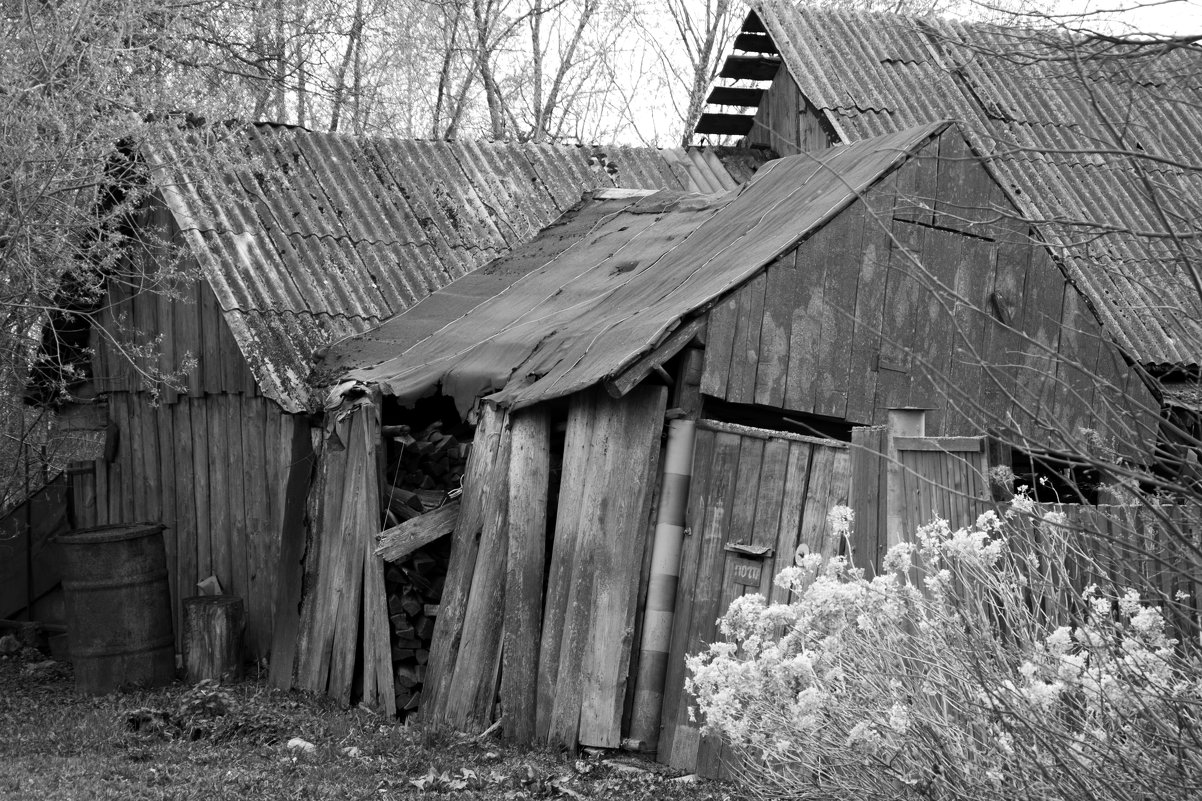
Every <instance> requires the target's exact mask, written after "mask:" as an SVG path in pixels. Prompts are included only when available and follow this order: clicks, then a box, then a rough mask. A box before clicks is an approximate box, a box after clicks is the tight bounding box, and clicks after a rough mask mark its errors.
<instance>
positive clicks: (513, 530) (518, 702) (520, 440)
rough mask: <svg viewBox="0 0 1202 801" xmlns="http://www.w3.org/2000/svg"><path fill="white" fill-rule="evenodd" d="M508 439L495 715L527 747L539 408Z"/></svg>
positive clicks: (533, 704) (535, 640) (541, 508)
mask: <svg viewBox="0 0 1202 801" xmlns="http://www.w3.org/2000/svg"><path fill="white" fill-rule="evenodd" d="M511 438H512V439H511V445H510V456H509V465H508V469H509V481H508V483H509V506H508V509H509V539H508V548H509V551H508V555H507V557H506V565H507V567H506V576H505V616H504V620H505V641H504V644H503V648H502V653H503V657H502V659H503V662H502V668H501V710H502V712H501V714H502V716H503V717H504V719H505V725H504V732H505V738H506V739H507V740H509V741H510V742H517V743H532V742H534V739H535V733H536V727H535V710H536V708H537V704H538V650H539V634H540V628H541V624H542V612H543V565H544V562H545V550H546V540H547V495H548V488H549V486H550V481H551V419H550V415H549V414H548V412H547V409H546V407H545V405H544V406H536V407H533V408H531V409H525V410H522V411H521V412H518V413H517V414H515V415H513V418H512V433H511Z"/></svg>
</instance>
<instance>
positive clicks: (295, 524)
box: [267, 407, 315, 690]
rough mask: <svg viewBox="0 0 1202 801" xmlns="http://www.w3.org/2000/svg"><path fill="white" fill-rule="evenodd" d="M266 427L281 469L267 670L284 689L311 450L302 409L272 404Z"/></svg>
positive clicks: (289, 675) (292, 649)
mask: <svg viewBox="0 0 1202 801" xmlns="http://www.w3.org/2000/svg"><path fill="white" fill-rule="evenodd" d="M268 419H269V420H274V423H272V424H270V427H269V431H270V430H272V429H274V430H275V431H276V432H277V434H276V437H277V438H276V442H277V443H278V451H279V452H280V453H281V454H282V455H283V458H282V459H281V460H280V463H281V471H280V472H279V473H276V474H275V475H279V476H280V480H279V481H278V483H277V484H276V485H275V490H276V495H275V496H274V497H273V499H272V500H273V503H274V506H273V509H272V520H273V521H275V530H274V536H276V537H277V538H278V540H279V545H278V550H279V558H278V560H277V562H276V564H277V567H276V571H275V582H276V584H275V587H276V592H275V599H274V601H273V603H272V616H271V619H272V636H271V670H270V673H269V674H268V677H267V678H268V683H270V684H271V686H272V687H276V688H278V689H282V690H286V689H289V688H291V687H292V684H293V671H294V667H295V665H296V655H297V635H298V630H299V628H300V605H301V588H302V581H303V578H304V554H305V530H304V513H305V505H306V499H307V498H308V496H309V487H310V484H311V482H312V476H313V467H314V462H315V456H314V453H313V447H312V440H311V439H310V436H309V424H308V422H307V421H306V419H305V418H304V417H303V416H302V415H290V414H282V413H280V412H278V411H277V410H276V409H275V408H274V407H272V408H271V412H270V415H269V417H268Z"/></svg>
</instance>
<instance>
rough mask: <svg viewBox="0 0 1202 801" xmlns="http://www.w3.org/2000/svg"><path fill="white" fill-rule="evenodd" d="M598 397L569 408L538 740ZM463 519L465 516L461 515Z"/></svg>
mask: <svg viewBox="0 0 1202 801" xmlns="http://www.w3.org/2000/svg"><path fill="white" fill-rule="evenodd" d="M596 399H597V396H596V395H595V394H594V393H591V392H578V393H576V394H575V395H573V396H572V398H571V400H570V401H569V405H568V420H567V430H566V432H565V435H564V446H563V460H562V467H561V471H560V479H559V505H558V509H557V511H556V516H555V535H554V541H553V544H552V548H551V560H550V567H549V575H548V577H547V599H546V604H545V605H544V612H543V631H542V639H541V641H540V643H539V655H538V708H537V709H536V710H535V727H536V729H537V736H538V739H539V740H543V741H545V740H547V739H548V738H549V737H550V732H551V718H552V714H553V711H554V706H555V695H556V686H557V684H558V682H559V655H560V651H561V650H562V644H563V633H564V624H565V621H566V618H567V614H568V596H569V593H570V591H571V587H572V575H573V572H574V566H575V564H576V547H577V541H578V531H579V529H580V518H581V515H583V513H584V502H583V497H584V493H585V492H586V491H587V487H586V486H585V485H584V481H583V475H584V471H585V468H586V467H587V465H588V462H589V453H590V451H591V447H592V427H591V421H592V419H593V417H594V408H595V405H596ZM461 514H462V513H461Z"/></svg>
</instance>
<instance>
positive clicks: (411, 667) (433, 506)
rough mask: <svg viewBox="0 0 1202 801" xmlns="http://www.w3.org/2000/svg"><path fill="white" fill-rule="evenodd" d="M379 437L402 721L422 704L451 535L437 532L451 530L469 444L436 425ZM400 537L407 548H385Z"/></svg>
mask: <svg viewBox="0 0 1202 801" xmlns="http://www.w3.org/2000/svg"><path fill="white" fill-rule="evenodd" d="M383 434H384V440H385V442H386V443H387V446H388V451H387V452H388V462H387V466H386V473H385V476H386V478H387V480H388V481H389V483H390V485H391V486H388V487H385V489H384V497H383V498H382V499H381V500H382V502H383V506H384V510H383V511H384V518H385V520H386V522H387V525H388V526H389V528H388V530H387V531H385V532H384V534H383V535H381V543H382V545H381V547H380V548H379V549H377V554H379V555H380V556H382V557H383V558H384V559H385V560H386V561H389V562H391V563H392V564H390V565H389V566H388V569H387V571H386V572H385V576H384V587H385V591H386V592H387V594H388V619H389V623H390V629H391V648H392V670H393V679H394V683H395V688H396V706H397V711H398V712H399V713H400V714H401V716H402V717H404V716H407V715H409V714H412V713H414V712H416V711H417V709H418V707H419V706H420V704H421V696H422V688H423V686H424V683H425V680H426V665H427V663H428V662H429V658H430V644H431V642H432V640H433V637H434V623H435V620H436V619H437V616H438V608H439V603H440V602H441V600H442V591H443V585H444V584H445V583H446V576H447V563H448V562H449V560H450V553H451V541H450V538H449V537H445V536H442V535H443V534H449V533H450V531H451V528H452V527H453V526H454V519H455V514H456V512H457V507H458V501H457V500H455V499H456V498H457V497H458V495H459V492H460V489H461V483H462V480H463V471H464V466H465V464H466V462H467V455H468V453H469V452H470V450H471V443H470V437H467V436H465V437H463V439H464V440H466V441H461V440H460V438H458V437H456V436H453V435H451V434H447V433H444V432H443V431H442V425H441V423H437V422H436V423H434V424H433V425H431V426H428V427H427V428H425V429H423V430H421V431H420V432H418V433H416V434H414V433H413V432H412V431H411V430H410V428H409V427H408V426H404V425H393V426H384V427H383ZM409 521H413V522H409ZM447 521H449V525H448V524H447ZM427 523H428V525H427ZM411 532H413V533H411ZM419 532H426V533H419ZM414 533H416V536H415V534H414ZM390 534H391V535H392V536H391V537H390ZM398 534H408V535H409V536H406V537H404V542H405V543H406V545H404V546H402V547H397V545H395V544H394V545H393V547H392V548H391V549H389V548H388V547H387V545H388V544H389V543H390V542H392V543H396V541H397V535H398Z"/></svg>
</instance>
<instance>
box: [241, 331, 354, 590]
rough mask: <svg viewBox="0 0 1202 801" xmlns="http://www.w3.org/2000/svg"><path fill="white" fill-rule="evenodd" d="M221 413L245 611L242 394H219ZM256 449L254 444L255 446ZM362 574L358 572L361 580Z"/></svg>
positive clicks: (247, 550)
mask: <svg viewBox="0 0 1202 801" xmlns="http://www.w3.org/2000/svg"><path fill="white" fill-rule="evenodd" d="M223 358H224V359H225V360H226V361H227V362H228V361H229V357H228V354H223ZM220 400H221V411H222V416H223V417H224V418H225V425H224V427H223V430H222V432H221V433H222V434H223V435H224V437H225V447H226V462H225V480H226V496H225V497H226V503H227V504H228V505H229V518H228V526H229V528H228V543H229V560H230V568H231V569H232V571H233V574H232V575H233V585H234V587H236V588H237V589H236V590H235V591H234V594H235V595H240V596H242V598H243V600H244V603H245V604H246V611H247V612H248V613H249V612H250V610H251V590H250V574H249V564H248V562H249V559H250V548H251V545H250V536H249V535H250V532H249V531H248V529H247V523H248V521H249V517H250V510H249V509H248V508H247V490H248V489H249V487H248V486H247V483H246V478H247V476H246V468H245V465H244V462H245V458H246V454H245V453H244V446H245V443H244V442H243V438H242V437H243V422H244V421H243V418H244V417H245V416H246V415H247V414H248V413H249V410H248V409H247V408H246V406H245V405H244V404H243V402H242V396H240V395H232V394H230V393H223V394H222V395H221V396H220ZM252 449H253V446H252ZM359 578H360V577H359V576H356V579H357V580H358V579H359Z"/></svg>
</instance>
